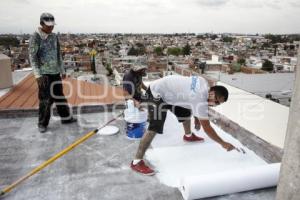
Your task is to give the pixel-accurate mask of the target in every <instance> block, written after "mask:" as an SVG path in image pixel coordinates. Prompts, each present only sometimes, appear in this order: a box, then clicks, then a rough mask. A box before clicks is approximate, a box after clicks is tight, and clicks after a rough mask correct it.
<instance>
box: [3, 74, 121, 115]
mask: <svg viewBox="0 0 300 200" xmlns="http://www.w3.org/2000/svg"><path fill="white" fill-rule="evenodd" d="M63 85H64V94H65V96H66V97H67V100H68V103H69V104H71V105H72V106H79V105H87V104H88V105H101V104H114V103H117V102H120V101H123V90H122V89H121V88H116V87H111V86H110V85H98V84H94V83H90V82H87V81H78V80H76V79H71V78H67V79H65V80H64V81H63ZM37 97H38V89H37V84H36V81H35V78H34V76H33V74H31V73H30V74H29V75H27V76H26V77H25V78H24V79H23V80H22V81H20V82H19V83H18V84H16V85H15V86H14V87H12V88H11V89H10V90H9V91H8V92H7V93H6V94H4V95H3V96H2V97H0V110H1V109H2V110H6V109H9V110H10V109H13V110H18V109H19V110H25V109H37V108H38V98H37Z"/></svg>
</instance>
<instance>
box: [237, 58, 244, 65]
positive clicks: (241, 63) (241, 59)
mask: <svg viewBox="0 0 300 200" xmlns="http://www.w3.org/2000/svg"><path fill="white" fill-rule="evenodd" d="M237 63H239V64H240V65H245V63H246V60H245V59H244V58H239V59H238V60H237Z"/></svg>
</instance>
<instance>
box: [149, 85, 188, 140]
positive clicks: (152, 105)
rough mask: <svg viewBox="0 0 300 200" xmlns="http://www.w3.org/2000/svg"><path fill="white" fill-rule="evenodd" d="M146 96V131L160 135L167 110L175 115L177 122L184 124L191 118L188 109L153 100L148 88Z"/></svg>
mask: <svg viewBox="0 0 300 200" xmlns="http://www.w3.org/2000/svg"><path fill="white" fill-rule="evenodd" d="M146 95H147V99H148V101H147V102H148V112H149V127H148V130H150V131H154V132H156V133H159V134H162V133H163V128H164V124H165V121H166V117H167V112H168V110H169V111H171V112H172V113H173V114H174V115H176V117H177V120H178V121H179V122H184V121H186V120H189V119H190V118H191V114H192V113H191V110H190V109H187V108H183V107H180V106H174V105H170V104H167V103H166V102H164V101H163V100H162V99H161V98H159V99H156V98H154V97H153V95H152V93H151V90H150V88H148V90H147V92H146Z"/></svg>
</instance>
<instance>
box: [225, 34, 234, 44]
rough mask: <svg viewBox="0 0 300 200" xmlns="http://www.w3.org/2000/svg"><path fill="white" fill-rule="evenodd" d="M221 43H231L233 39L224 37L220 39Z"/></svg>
mask: <svg viewBox="0 0 300 200" xmlns="http://www.w3.org/2000/svg"><path fill="white" fill-rule="evenodd" d="M222 41H223V42H228V43H232V41H233V38H232V37H228V36H225V37H223V38H222Z"/></svg>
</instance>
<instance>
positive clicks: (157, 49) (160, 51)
mask: <svg viewBox="0 0 300 200" xmlns="http://www.w3.org/2000/svg"><path fill="white" fill-rule="evenodd" d="M154 53H155V54H156V55H157V56H162V55H163V48H162V47H160V46H158V47H155V48H154Z"/></svg>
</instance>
